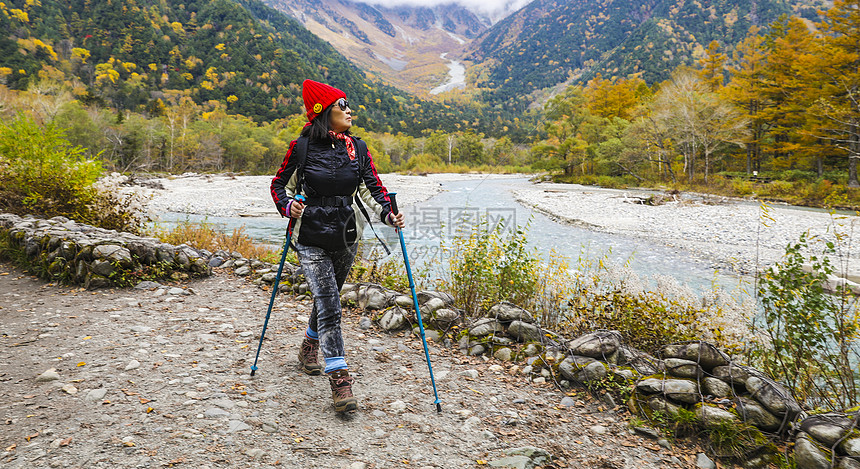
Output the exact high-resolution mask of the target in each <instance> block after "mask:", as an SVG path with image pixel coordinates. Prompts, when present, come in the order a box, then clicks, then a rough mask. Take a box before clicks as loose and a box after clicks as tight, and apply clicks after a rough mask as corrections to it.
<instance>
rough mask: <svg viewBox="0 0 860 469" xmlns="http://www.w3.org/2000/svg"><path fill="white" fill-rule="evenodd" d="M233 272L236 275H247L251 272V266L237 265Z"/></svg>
mask: <svg viewBox="0 0 860 469" xmlns="http://www.w3.org/2000/svg"><path fill="white" fill-rule="evenodd" d="M233 273H235V274H236V275H238V276H240V277H247V276H248V275H250V274H251V267H250V266H247V265H243V266H242V267H239V268H238V269H236V270H235V271H234V272H233Z"/></svg>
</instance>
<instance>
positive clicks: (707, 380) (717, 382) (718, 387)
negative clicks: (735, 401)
mask: <svg viewBox="0 0 860 469" xmlns="http://www.w3.org/2000/svg"><path fill="white" fill-rule="evenodd" d="M702 394H704V395H706V396H713V397H732V396H733V395H734V392H733V390H732V387H731V386H729V384H728V383H726V382H725V381H723V380H721V379H717V378H711V377H710V376H705V377H704V378H702Z"/></svg>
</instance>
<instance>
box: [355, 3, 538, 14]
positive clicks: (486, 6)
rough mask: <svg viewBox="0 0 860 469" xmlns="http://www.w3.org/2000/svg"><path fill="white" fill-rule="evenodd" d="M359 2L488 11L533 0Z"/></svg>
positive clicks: (516, 8) (518, 6) (515, 7)
mask: <svg viewBox="0 0 860 469" xmlns="http://www.w3.org/2000/svg"><path fill="white" fill-rule="evenodd" d="M357 1H359V2H364V3H370V4H372V5H382V6H386V7H391V6H397V5H421V6H428V7H432V6H436V5H439V4H445V3H458V4H460V5H463V6H464V7H467V8H469V9H470V10H483V11H486V12H492V11H499V10H503V9H505V8H506V7H508V6H510V9H511V10H519V9H520V8H522V7H523V5H526V4H528V3H530V2H531V1H532V0H452V1H445V0H443V1H439V0H357Z"/></svg>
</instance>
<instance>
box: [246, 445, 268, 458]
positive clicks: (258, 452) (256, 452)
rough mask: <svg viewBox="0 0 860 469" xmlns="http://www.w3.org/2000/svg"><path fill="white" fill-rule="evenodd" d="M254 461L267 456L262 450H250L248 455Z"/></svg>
mask: <svg viewBox="0 0 860 469" xmlns="http://www.w3.org/2000/svg"><path fill="white" fill-rule="evenodd" d="M246 454H247V455H248V456H250V457H251V458H252V459H260V458H262V457H263V456H265V455H266V452H265V451H263V450H262V449H260V448H254V449H249V450H248V451H247V453H246Z"/></svg>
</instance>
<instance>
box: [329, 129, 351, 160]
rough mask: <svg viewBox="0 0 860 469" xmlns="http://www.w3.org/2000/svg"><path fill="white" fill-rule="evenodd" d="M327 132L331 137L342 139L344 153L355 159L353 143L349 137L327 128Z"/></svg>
mask: <svg viewBox="0 0 860 469" xmlns="http://www.w3.org/2000/svg"><path fill="white" fill-rule="evenodd" d="M328 134H329V136H330V137H331V138H332V139H337V140H343V142H344V143H345V144H346V154H347V155H349V159H350V160H354V159H355V145H353V143H352V139H351V138H349V137H348V136H347V135H345V134H342V133H340V134H339V133H336V132H335V131H334V130H329V131H328Z"/></svg>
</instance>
